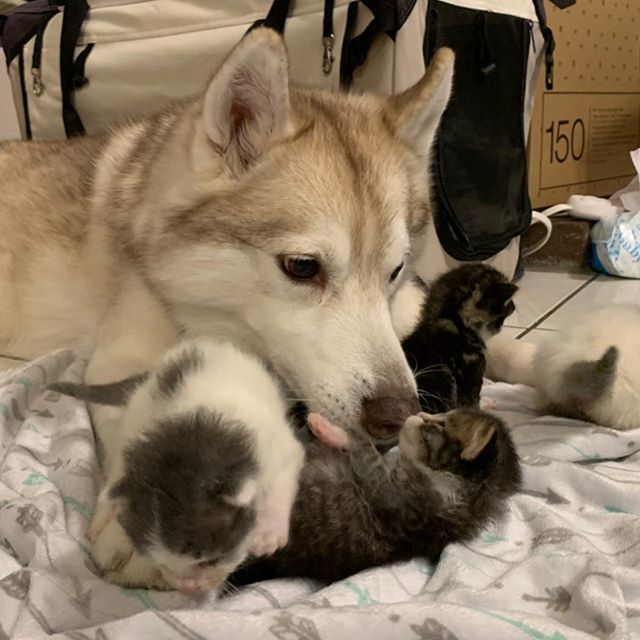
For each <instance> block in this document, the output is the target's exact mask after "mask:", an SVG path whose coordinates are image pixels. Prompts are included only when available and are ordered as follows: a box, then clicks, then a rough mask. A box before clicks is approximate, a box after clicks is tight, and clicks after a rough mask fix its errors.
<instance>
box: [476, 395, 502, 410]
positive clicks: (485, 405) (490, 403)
mask: <svg viewBox="0 0 640 640" xmlns="http://www.w3.org/2000/svg"><path fill="white" fill-rule="evenodd" d="M497 408H498V403H497V402H496V401H495V400H494V399H493V398H480V409H482V411H495V410H496V409H497Z"/></svg>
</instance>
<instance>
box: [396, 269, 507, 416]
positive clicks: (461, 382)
mask: <svg viewBox="0 0 640 640" xmlns="http://www.w3.org/2000/svg"><path fill="white" fill-rule="evenodd" d="M517 290H518V287H517V286H516V285H515V284H511V283H510V282H507V280H506V278H505V277H504V276H503V275H502V274H501V273H500V272H499V271H496V269H494V268H493V267H489V266H486V265H483V264H475V263H474V264H466V265H463V266H461V267H458V268H456V269H453V270H451V271H448V272H447V273H444V274H443V275H441V276H440V277H439V278H438V279H437V280H435V281H434V282H433V284H432V285H431V288H430V290H429V294H428V296H427V298H426V300H425V302H424V305H423V308H422V317H421V319H420V322H419V324H418V326H417V327H416V328H415V329H414V331H413V333H412V334H411V335H410V336H409V337H408V338H406V339H405V340H404V341H403V343H402V348H403V349H404V352H405V355H406V356H407V361H408V362H409V366H411V367H414V370H415V371H416V373H415V378H416V383H417V385H418V394H419V396H420V404H421V406H422V409H423V411H427V412H429V413H441V412H443V411H448V410H450V409H453V408H455V407H468V406H475V405H477V404H478V402H479V400H480V389H481V387H482V378H483V376H484V372H485V366H486V361H485V340H486V339H487V338H488V337H489V336H492V335H494V334H496V333H498V331H500V329H501V328H502V324H503V323H504V321H505V319H506V318H507V317H508V316H509V315H511V314H512V313H513V311H514V310H515V306H514V304H513V301H512V300H511V298H512V297H513V295H514V293H515V292H516V291H517Z"/></svg>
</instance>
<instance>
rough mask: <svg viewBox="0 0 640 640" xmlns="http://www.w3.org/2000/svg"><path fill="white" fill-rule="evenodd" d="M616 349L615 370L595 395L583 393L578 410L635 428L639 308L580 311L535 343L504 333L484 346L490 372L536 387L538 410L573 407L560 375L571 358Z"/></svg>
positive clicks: (639, 423) (639, 421)
mask: <svg viewBox="0 0 640 640" xmlns="http://www.w3.org/2000/svg"><path fill="white" fill-rule="evenodd" d="M612 346H613V347H616V348H617V353H618V356H617V362H616V367H615V375H614V377H613V381H612V383H611V385H610V386H608V387H607V388H606V389H605V390H604V392H603V393H602V394H601V395H598V396H596V397H593V398H589V397H588V393H587V394H586V397H585V398H584V399H583V401H582V402H581V404H580V407H578V409H579V412H580V413H581V414H583V415H584V417H586V418H587V419H589V420H590V421H592V422H595V423H596V424H600V425H603V426H607V427H611V428H613V429H623V430H624V429H633V428H640V358H638V354H640V307H638V306H634V305H611V306H609V307H603V308H598V309H592V310H590V311H587V312H583V313H581V314H580V316H579V317H576V318H571V319H570V320H569V322H567V324H566V326H565V327H564V328H562V329H561V330H560V331H557V332H552V333H551V332H550V333H549V336H548V337H547V338H546V339H545V340H544V341H543V342H542V343H540V344H539V345H537V346H536V345H532V344H528V343H525V342H522V341H520V340H513V339H510V338H506V337H500V336H498V337H497V338H494V339H492V340H491V341H490V342H489V345H488V360H489V366H490V375H491V377H494V378H496V379H500V380H504V381H506V382H510V383H513V384H528V385H530V386H533V387H535V388H536V390H537V391H538V394H539V398H540V404H541V407H542V408H543V409H549V408H551V410H553V411H561V412H566V413H568V414H569V415H571V414H572V413H574V412H575V411H576V407H575V406H574V401H573V399H572V397H571V394H570V393H569V391H568V389H567V383H566V377H565V376H566V375H567V372H568V371H570V369H571V367H572V366H573V365H575V364H576V363H582V362H595V361H597V360H599V359H600V358H602V357H603V355H604V354H605V352H606V351H607V350H608V349H609V348H610V347H612Z"/></svg>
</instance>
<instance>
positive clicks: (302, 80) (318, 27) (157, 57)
mask: <svg viewBox="0 0 640 640" xmlns="http://www.w3.org/2000/svg"><path fill="white" fill-rule="evenodd" d="M58 2H60V4H61V6H56V3H55V2H49V0H33V1H32V2H28V3H25V2H21V1H20V0H0V14H3V13H4V14H5V15H6V14H9V12H10V11H11V10H12V9H14V8H16V7H18V9H19V10H21V11H26V12H27V14H28V15H27V16H26V17H27V18H30V19H32V22H33V23H34V24H35V25H36V26H35V27H34V28H33V29H32V30H31V32H30V33H28V34H27V35H28V36H29V37H27V38H26V40H25V39H23V41H20V40H19V39H18V40H16V39H15V38H14V40H13V41H10V42H7V40H8V39H10V38H9V36H8V35H7V32H8V31H9V30H8V29H6V28H5V30H4V33H3V46H4V48H5V53H7V55H8V62H9V66H8V70H9V76H10V79H11V84H12V90H13V95H14V101H15V103H16V107H17V112H18V117H19V121H20V129H21V134H22V137H23V138H25V139H27V138H30V139H33V140H52V139H60V138H64V137H66V136H69V135H74V134H77V133H82V131H83V130H84V131H86V132H87V133H94V132H96V131H99V130H100V129H103V128H104V127H106V126H109V125H111V124H113V123H115V122H117V121H119V120H121V119H123V118H126V117H131V116H137V115H140V114H144V113H148V112H153V111H156V110H158V109H159V108H162V106H163V105H165V104H167V103H168V102H170V101H172V100H174V99H177V98H183V97H187V96H191V95H195V94H197V93H199V92H201V91H203V90H204V88H205V85H206V83H207V80H208V79H209V77H210V76H211V74H212V72H213V71H214V70H215V68H216V67H217V66H218V65H219V64H220V62H221V60H222V59H223V58H224V56H225V55H226V54H227V52H228V51H229V50H230V49H231V47H232V46H233V45H234V44H235V43H236V42H237V41H238V40H239V39H240V38H241V37H242V36H243V34H244V33H245V32H246V31H247V29H249V28H250V27H251V26H252V25H253V24H254V23H255V22H256V21H258V20H261V19H264V18H265V16H266V15H267V12H268V11H269V9H270V6H271V2H269V1H267V0H216V1H215V2H212V1H211V0H87V2H88V4H87V3H86V2H85V0H65V1H64V2H61V0H58ZM276 3H280V4H282V2H281V0H276V1H275V2H274V5H275V4H276ZM451 3H452V4H459V5H463V6H467V7H469V8H478V9H482V10H493V11H502V12H510V13H512V14H513V15H516V16H520V17H525V18H527V19H529V20H531V23H532V25H537V18H536V15H535V11H534V10H533V5H532V2H531V0H451ZM285 4H287V3H285ZM380 4H381V5H384V4H385V3H380ZM386 4H387V6H393V3H386ZM85 5H86V6H85ZM328 7H329V9H330V11H329V17H330V25H329V28H330V32H331V35H332V38H331V40H330V41H328V40H327V35H328V34H327V22H326V19H327V8H328ZM427 7H428V0H397V2H396V6H395V9H396V15H395V16H394V18H395V22H396V26H399V30H398V31H397V33H395V39H392V38H391V37H388V36H387V35H385V34H384V33H381V32H380V31H383V30H385V29H384V27H385V26H388V25H387V24H385V25H382V22H384V19H385V17H384V16H383V17H382V18H381V17H380V16H379V15H375V16H374V14H372V12H371V11H370V10H369V9H368V8H367V7H366V6H365V5H364V4H363V3H362V2H353V1H350V0H296V1H295V2H294V3H292V9H291V10H290V12H289V16H288V18H287V20H286V28H285V40H286V43H287V47H288V49H289V53H290V64H291V76H292V79H293V81H294V82H296V83H298V84H303V85H313V86H320V87H329V88H337V87H339V86H340V85H341V69H342V71H343V72H344V66H345V64H344V62H345V61H343V53H344V52H345V51H347V49H345V47H344V45H345V40H346V41H351V40H352V39H353V38H355V37H356V36H360V35H362V36H363V37H362V38H360V39H361V40H362V39H366V34H367V33H368V31H367V30H369V31H371V32H372V33H374V34H375V33H376V32H377V35H376V36H375V37H372V38H369V39H368V43H369V44H370V46H365V49H364V55H365V56H366V59H365V60H364V63H363V64H361V65H360V66H356V67H355V68H354V69H353V71H352V75H351V76H350V77H351V82H350V88H351V90H353V91H368V90H370V91H377V92H382V93H386V94H392V93H397V92H399V91H402V90H404V89H406V88H407V87H409V86H410V85H412V84H413V83H414V82H416V81H417V80H418V79H419V78H420V77H421V75H422V74H423V73H424V68H425V64H424V58H423V54H422V52H423V43H424V38H425V32H426V24H425V22H426V14H427ZM84 9H88V12H86V15H85V13H84ZM39 11H40V12H41V13H38V12H39ZM78 13H79V14H80V18H79V20H76V21H75V22H77V24H75V25H74V20H73V19H72V18H73V17H74V15H75V14H78ZM386 17H387V18H388V16H386ZM374 18H376V20H378V21H379V22H380V23H381V27H380V28H378V29H377V31H376V29H375V28H373V29H372V26H375V25H374V23H373V22H372V21H373V20H374ZM392 22H393V20H392ZM74 26H75V29H76V37H75V38H72V42H71V49H70V50H68V51H67V59H68V60H69V61H70V62H71V63H72V66H73V68H72V70H71V72H70V71H69V69H68V68H67V71H66V77H63V76H65V69H64V68H63V64H62V62H61V60H62V59H63V57H64V55H65V54H64V49H65V46H66V47H67V49H69V31H73V28H74ZM532 33H534V32H533V31H532ZM9 35H12V34H9ZM72 36H73V34H72ZM534 38H535V39H537V41H538V44H540V43H541V36H540V33H539V30H538V31H536V32H535V33H534ZM328 42H329V43H330V44H332V45H333V47H332V50H331V51H328V50H327V43H328ZM65 43H66V45H65ZM8 49H9V50H8ZM348 53H350V54H352V52H349V51H348ZM360 55H361V56H362V52H360ZM328 57H330V58H331V60H330V61H329V60H328ZM538 57H539V56H537V55H536V54H534V53H533V50H532V53H531V60H530V64H529V73H530V74H531V77H532V78H533V75H534V74H535V71H536V66H537V59H538ZM346 66H347V67H348V66H349V65H346ZM344 81H345V78H344V73H343V77H342V83H343V84H344ZM63 86H66V87H67V90H66V92H65V91H63V89H62V87H63ZM528 86H531V87H532V86H533V80H531V82H529V83H528ZM527 106H528V109H527V113H526V114H525V128H526V129H527V130H528V127H529V121H530V108H531V100H530V99H528V100H527ZM78 129H79V130H78ZM518 252H519V239H518V238H514V239H513V240H512V242H511V244H510V245H509V246H508V247H507V248H506V249H505V250H504V251H501V252H500V253H499V254H497V255H496V256H494V257H493V258H491V259H489V260H488V261H487V262H490V263H492V264H494V265H495V266H496V267H498V268H499V269H501V270H502V271H503V272H504V273H505V274H506V275H508V276H512V275H513V272H514V270H515V265H516V262H517V259H518ZM455 264H457V262H456V261H455V260H454V259H453V258H451V257H450V256H448V255H447V254H446V252H445V251H444V250H443V249H442V247H441V245H440V242H439V241H438V238H437V235H436V233H435V229H434V228H433V227H432V228H431V230H430V234H429V238H428V251H426V252H425V259H424V261H423V262H422V263H421V264H420V265H418V271H419V275H420V276H421V277H422V278H423V279H425V280H430V279H431V278H433V277H434V276H435V275H437V274H438V273H439V272H441V271H443V270H445V269H447V268H450V267H452V266H454V265H455Z"/></svg>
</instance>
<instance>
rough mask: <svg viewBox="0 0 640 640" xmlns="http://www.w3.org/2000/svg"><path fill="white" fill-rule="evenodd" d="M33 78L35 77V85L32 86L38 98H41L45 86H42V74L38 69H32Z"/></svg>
mask: <svg viewBox="0 0 640 640" xmlns="http://www.w3.org/2000/svg"><path fill="white" fill-rule="evenodd" d="M31 76H32V77H33V84H32V90H33V93H34V94H35V95H37V96H41V95H42V91H43V89H44V86H43V84H42V74H41V73H40V69H38V68H36V67H34V68H33V69H31Z"/></svg>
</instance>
